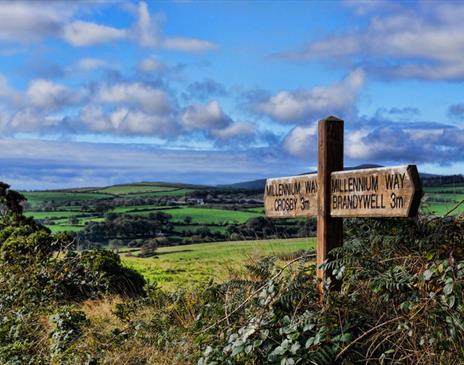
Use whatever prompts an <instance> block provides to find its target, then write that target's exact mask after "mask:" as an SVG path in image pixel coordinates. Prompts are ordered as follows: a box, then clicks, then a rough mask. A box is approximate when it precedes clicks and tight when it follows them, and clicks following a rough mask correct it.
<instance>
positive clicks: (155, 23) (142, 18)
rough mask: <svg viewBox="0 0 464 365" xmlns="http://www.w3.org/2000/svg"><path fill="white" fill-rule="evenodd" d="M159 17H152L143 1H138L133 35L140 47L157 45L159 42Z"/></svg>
mask: <svg viewBox="0 0 464 365" xmlns="http://www.w3.org/2000/svg"><path fill="white" fill-rule="evenodd" d="M160 21H161V19H160V17H159V16H158V17H155V19H153V18H152V17H151V15H150V12H149V11H148V6H147V4H146V3H145V2H140V3H139V6H138V8H137V22H136V24H135V26H134V30H133V36H134V37H135V39H136V40H137V42H138V43H139V45H140V46H142V47H158V46H159V45H160V43H161V34H160V33H161V31H160V25H159V22H160Z"/></svg>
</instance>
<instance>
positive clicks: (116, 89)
mask: <svg viewBox="0 0 464 365" xmlns="http://www.w3.org/2000/svg"><path fill="white" fill-rule="evenodd" d="M97 98H98V100H99V101H101V102H104V103H122V104H127V105H135V106H137V107H139V108H141V109H142V110H143V111H145V112H151V113H155V114H168V113H170V112H171V111H172V103H171V100H170V97H169V95H168V94H167V93H166V91H165V90H163V89H161V88H160V87H154V86H150V85H147V84H144V83H141V82H129V83H116V84H114V85H103V86H102V87H101V88H100V90H99V92H98V96H97Z"/></svg>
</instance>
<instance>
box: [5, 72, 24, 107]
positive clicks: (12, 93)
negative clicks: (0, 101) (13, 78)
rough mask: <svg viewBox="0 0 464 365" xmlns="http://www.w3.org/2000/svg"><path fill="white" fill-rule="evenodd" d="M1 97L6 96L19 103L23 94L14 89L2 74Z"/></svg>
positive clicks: (7, 98) (14, 102) (9, 99)
mask: <svg viewBox="0 0 464 365" xmlns="http://www.w3.org/2000/svg"><path fill="white" fill-rule="evenodd" d="M0 98H4V99H6V100H8V101H10V102H12V103H13V104H16V105H17V104H19V103H20V102H21V99H22V97H21V94H20V93H19V92H17V91H16V90H15V89H13V88H12V87H11V86H10V84H9V82H8V80H7V79H6V77H5V76H3V75H2V74H0Z"/></svg>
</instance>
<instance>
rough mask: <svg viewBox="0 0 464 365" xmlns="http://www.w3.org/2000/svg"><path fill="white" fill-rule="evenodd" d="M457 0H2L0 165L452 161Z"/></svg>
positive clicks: (263, 168)
mask: <svg viewBox="0 0 464 365" xmlns="http://www.w3.org/2000/svg"><path fill="white" fill-rule="evenodd" d="M463 17H464V2H446V1H441V2H438V1H404V2H385V1H381V0H380V1H340V2H336V1H330V2H328V1H321V2H317V1H308V2H305V1H294V2H292V1H285V2H283V1H282V2H277V1H272V2H271V1H269V2H265V1H254V2H246V1H239V2H236V1H223V2H220V1H214V2H213V1H202V2H197V1H159V2H138V1H137V2H102V1H98V2H90V1H87V2H74V3H71V2H59V1H46V2H39V1H34V2H18V1H15V2H7V1H3V2H0V150H1V151H2V153H1V154H0V180H3V181H6V182H8V183H10V184H12V185H13V187H15V188H17V189H50V188H58V187H73V186H101V185H108V184H113V183H122V182H135V181H142V180H145V181H146V180H151V181H179V182H189V183H200V184H223V183H231V182H236V181H243V180H248V179H257V178H263V177H271V176H285V175H292V174H299V173H302V172H304V171H309V170H313V169H314V167H315V164H316V159H317V156H316V141H317V135H316V125H317V121H318V120H319V119H321V118H323V117H326V116H328V115H336V116H338V117H340V118H342V119H344V120H345V165H347V166H350V165H356V164H360V163H378V164H383V165H398V164H405V163H415V164H417V165H418V166H419V170H420V171H423V172H432V173H433V172H435V173H444V174H454V173H464V86H463V80H464V63H463V62H462V59H464V23H462V18H463Z"/></svg>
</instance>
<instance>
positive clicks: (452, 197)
mask: <svg viewBox="0 0 464 365" xmlns="http://www.w3.org/2000/svg"><path fill="white" fill-rule="evenodd" d="M424 190H425V202H424V205H423V207H424V211H425V212H427V213H429V214H434V215H437V216H442V215H445V214H446V213H448V212H449V211H450V210H451V209H453V208H454V207H455V206H456V205H457V204H458V203H460V202H461V201H463V200H464V185H462V184H452V185H443V186H439V187H432V188H425V189H424ZM458 214H464V204H461V205H460V206H459V207H458V208H457V209H456V210H455V211H453V213H452V215H458Z"/></svg>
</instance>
